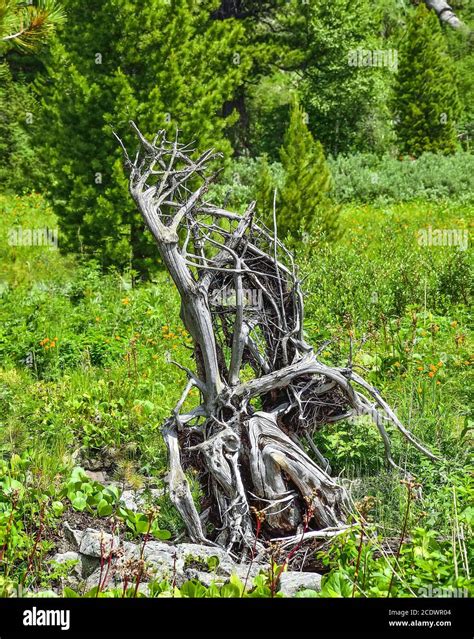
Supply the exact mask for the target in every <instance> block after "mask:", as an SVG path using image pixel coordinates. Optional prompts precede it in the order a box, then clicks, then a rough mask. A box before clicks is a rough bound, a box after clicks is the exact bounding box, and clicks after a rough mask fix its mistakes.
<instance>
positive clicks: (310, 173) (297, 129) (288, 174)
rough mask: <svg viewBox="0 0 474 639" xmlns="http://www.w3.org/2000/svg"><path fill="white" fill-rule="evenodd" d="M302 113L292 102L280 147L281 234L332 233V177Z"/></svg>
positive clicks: (319, 144)
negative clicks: (281, 172) (281, 175)
mask: <svg viewBox="0 0 474 639" xmlns="http://www.w3.org/2000/svg"><path fill="white" fill-rule="evenodd" d="M305 120H306V114H305V113H304V112H303V110H302V109H301V107H300V106H299V104H297V103H296V102H295V103H294V105H293V107H292V109H291V112H290V123H289V126H288V129H287V132H286V135H285V139H284V144H283V146H282V147H281V149H280V158H281V163H282V166H283V170H284V181H283V184H282V186H281V189H280V191H279V196H278V206H277V222H278V231H279V234H280V235H281V237H285V236H286V235H287V234H288V233H291V235H292V237H294V238H301V237H305V234H310V235H311V234H313V233H318V234H319V233H320V232H321V231H322V232H323V233H324V234H325V236H326V238H329V237H332V236H334V235H335V233H336V229H337V212H336V210H335V209H334V207H333V205H332V204H331V202H330V197H329V192H330V191H331V189H332V177H331V173H330V170H329V167H328V165H327V163H326V158H325V155H324V149H323V147H322V144H321V143H320V142H319V141H317V140H314V138H313V136H312V135H311V132H310V131H309V129H308V126H307V124H306V121H305Z"/></svg>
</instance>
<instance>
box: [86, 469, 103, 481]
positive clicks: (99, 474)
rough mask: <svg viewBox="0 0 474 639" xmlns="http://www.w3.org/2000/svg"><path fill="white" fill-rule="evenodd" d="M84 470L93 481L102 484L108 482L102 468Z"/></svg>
mask: <svg viewBox="0 0 474 639" xmlns="http://www.w3.org/2000/svg"><path fill="white" fill-rule="evenodd" d="M84 472H85V474H86V475H87V476H88V477H89V479H92V481H98V482H99V483H100V484H105V483H106V482H107V477H106V475H105V473H104V472H103V471H102V470H96V471H94V470H85V471H84Z"/></svg>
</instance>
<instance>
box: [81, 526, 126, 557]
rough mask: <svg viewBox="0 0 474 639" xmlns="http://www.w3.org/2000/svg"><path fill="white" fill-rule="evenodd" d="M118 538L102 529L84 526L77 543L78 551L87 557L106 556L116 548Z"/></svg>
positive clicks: (118, 543)
mask: <svg viewBox="0 0 474 639" xmlns="http://www.w3.org/2000/svg"><path fill="white" fill-rule="evenodd" d="M119 546H120V538H119V537H117V536H116V535H114V536H112V535H110V534H109V533H105V532H103V531H99V530H94V529H93V528H86V530H85V532H84V534H83V536H82V538H81V543H80V545H79V552H80V553H81V554H82V555H88V556H89V557H107V556H108V554H109V553H110V552H111V551H112V552H113V551H116V550H118V548H119Z"/></svg>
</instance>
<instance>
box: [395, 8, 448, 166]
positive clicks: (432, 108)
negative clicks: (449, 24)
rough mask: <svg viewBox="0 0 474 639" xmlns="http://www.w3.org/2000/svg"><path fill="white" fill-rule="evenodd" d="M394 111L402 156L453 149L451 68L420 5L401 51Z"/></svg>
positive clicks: (435, 26) (432, 17)
mask: <svg viewBox="0 0 474 639" xmlns="http://www.w3.org/2000/svg"><path fill="white" fill-rule="evenodd" d="M394 107H395V116H396V117H395V122H396V133H397V138H398V144H399V149H400V152H401V153H403V154H410V155H413V156H415V157H418V156H420V155H421V154H422V153H424V152H425V151H430V152H433V153H446V154H447V153H453V152H454V151H456V149H457V146H458V144H457V137H456V120H457V118H458V116H459V99H458V94H457V89H456V79H455V73H454V65H453V61H452V59H451V58H450V56H449V54H448V49H447V44H446V42H445V39H444V36H443V32H442V28H441V26H440V24H439V21H438V18H437V17H436V14H435V13H434V12H433V11H429V10H428V9H427V8H426V6H425V5H424V4H423V3H421V4H420V5H419V6H418V7H417V9H416V11H414V13H413V14H412V15H411V17H410V19H409V23H408V29H407V34H406V38H405V41H404V45H403V47H402V49H401V51H400V56H399V71H398V77H397V82H396V85H395V97H394Z"/></svg>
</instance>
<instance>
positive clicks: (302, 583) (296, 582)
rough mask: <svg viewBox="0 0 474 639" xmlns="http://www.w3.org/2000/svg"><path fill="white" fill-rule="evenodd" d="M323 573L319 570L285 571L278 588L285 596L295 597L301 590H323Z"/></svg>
mask: <svg viewBox="0 0 474 639" xmlns="http://www.w3.org/2000/svg"><path fill="white" fill-rule="evenodd" d="M321 579H322V577H321V575H320V574H319V573H317V572H292V571H289V572H284V573H283V574H282V575H281V577H280V585H279V588H278V590H279V591H280V592H281V593H283V594H284V595H285V597H294V596H295V595H296V593H297V592H298V591H299V590H316V591H319V590H321Z"/></svg>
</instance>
